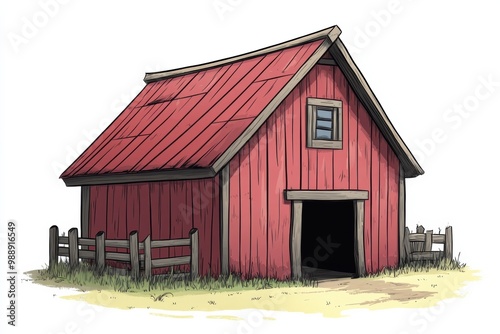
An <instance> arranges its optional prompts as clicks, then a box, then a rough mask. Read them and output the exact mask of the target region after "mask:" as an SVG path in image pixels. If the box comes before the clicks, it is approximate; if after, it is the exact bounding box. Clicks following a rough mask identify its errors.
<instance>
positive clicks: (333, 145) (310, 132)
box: [307, 97, 343, 149]
mask: <svg viewBox="0 0 500 334" xmlns="http://www.w3.org/2000/svg"><path fill="white" fill-rule="evenodd" d="M318 107H327V108H338V136H337V138H340V139H332V140H328V139H315V137H316V136H315V134H316V125H317V124H316V109H317V108H318ZM335 126H336V119H335V114H334V113H333V112H332V137H333V138H335V132H334V131H335ZM342 132H343V131H342V101H341V100H334V99H319V98H312V97H309V98H307V147H310V148H329V149H342Z"/></svg>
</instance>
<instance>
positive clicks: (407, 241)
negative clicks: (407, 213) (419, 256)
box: [403, 227, 412, 263]
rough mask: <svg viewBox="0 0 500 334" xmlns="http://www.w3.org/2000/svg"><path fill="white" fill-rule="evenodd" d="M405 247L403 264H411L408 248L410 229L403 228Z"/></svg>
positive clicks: (409, 249) (409, 248)
mask: <svg viewBox="0 0 500 334" xmlns="http://www.w3.org/2000/svg"><path fill="white" fill-rule="evenodd" d="M403 243H404V246H405V249H404V251H405V262H407V263H408V262H411V260H412V258H411V247H410V229H409V228H408V227H406V228H405V238H404V240H403Z"/></svg>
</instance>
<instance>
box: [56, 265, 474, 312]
mask: <svg viewBox="0 0 500 334" xmlns="http://www.w3.org/2000/svg"><path fill="white" fill-rule="evenodd" d="M478 279H479V276H478V275H477V272H475V271H472V270H470V269H468V268H464V269H462V270H461V271H458V270H455V271H429V272H423V273H412V274H404V275H399V276H397V277H389V276H383V277H377V278H358V279H350V278H343V279H336V280H333V281H327V282H321V283H319V285H318V287H301V288H279V289H262V290H241V291H231V290H227V291H174V292H172V293H169V292H168V291H165V292H162V291H158V292H127V293H120V292H115V291H109V290H93V291H87V292H84V293H81V294H78V295H72V296H64V297H61V298H65V299H70V300H83V301H86V302H87V303H91V304H95V305H101V306H105V307H112V308H120V309H132V308H146V309H150V310H151V313H152V314H156V315H159V316H166V317H187V318H189V317H191V315H190V311H208V312H213V313H212V314H213V315H211V317H216V318H220V317H222V318H227V319H229V320H238V319H237V318H234V319H233V318H232V317H231V316H227V314H226V315H224V316H219V315H217V311H222V310H224V311H226V310H241V309H249V308H252V309H261V310H267V311H288V312H303V313H320V314H322V315H323V316H325V317H341V316H343V314H342V312H343V311H346V310H350V309H369V310H376V309H388V308H406V307H413V308H414V307H432V306H434V305H436V303H438V302H440V301H442V300H445V299H448V298H460V297H463V293H462V292H461V291H460V289H461V288H463V287H464V286H465V285H466V284H467V282H471V281H475V280H478ZM162 294H165V295H164V296H163V297H160V296H161V295H162ZM158 311H162V312H158ZM165 311H167V312H166V313H165ZM168 311H186V312H185V314H183V315H179V314H178V312H176V314H175V315H174V314H168ZM226 313H227V312H226ZM270 320H272V319H270Z"/></svg>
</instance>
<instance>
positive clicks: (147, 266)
mask: <svg viewBox="0 0 500 334" xmlns="http://www.w3.org/2000/svg"><path fill="white" fill-rule="evenodd" d="M144 275H145V276H146V278H150V277H151V235H148V236H147V238H146V239H144Z"/></svg>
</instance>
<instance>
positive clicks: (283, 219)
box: [276, 108, 317, 279]
mask: <svg viewBox="0 0 500 334" xmlns="http://www.w3.org/2000/svg"><path fill="white" fill-rule="evenodd" d="M285 126H286V121H285V109H284V108H278V110H277V111H276V153H277V155H276V159H277V166H278V174H277V180H276V191H277V193H278V198H279V201H278V205H279V207H278V210H279V219H278V226H277V229H278V231H279V234H278V239H277V244H278V245H279V247H280V248H281V252H280V256H281V259H280V261H279V263H280V264H281V266H280V267H278V275H277V278H278V279H285V278H290V277H291V273H292V270H291V265H290V252H289V251H288V252H287V251H283V250H285V249H286V250H289V249H290V231H291V226H290V224H291V214H292V206H291V203H290V202H289V201H287V200H286V199H285V192H284V191H285V189H286V183H287V172H286V171H287V165H286V128H285ZM316 165H317V163H316ZM316 174H317V173H316ZM316 185H317V183H316Z"/></svg>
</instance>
